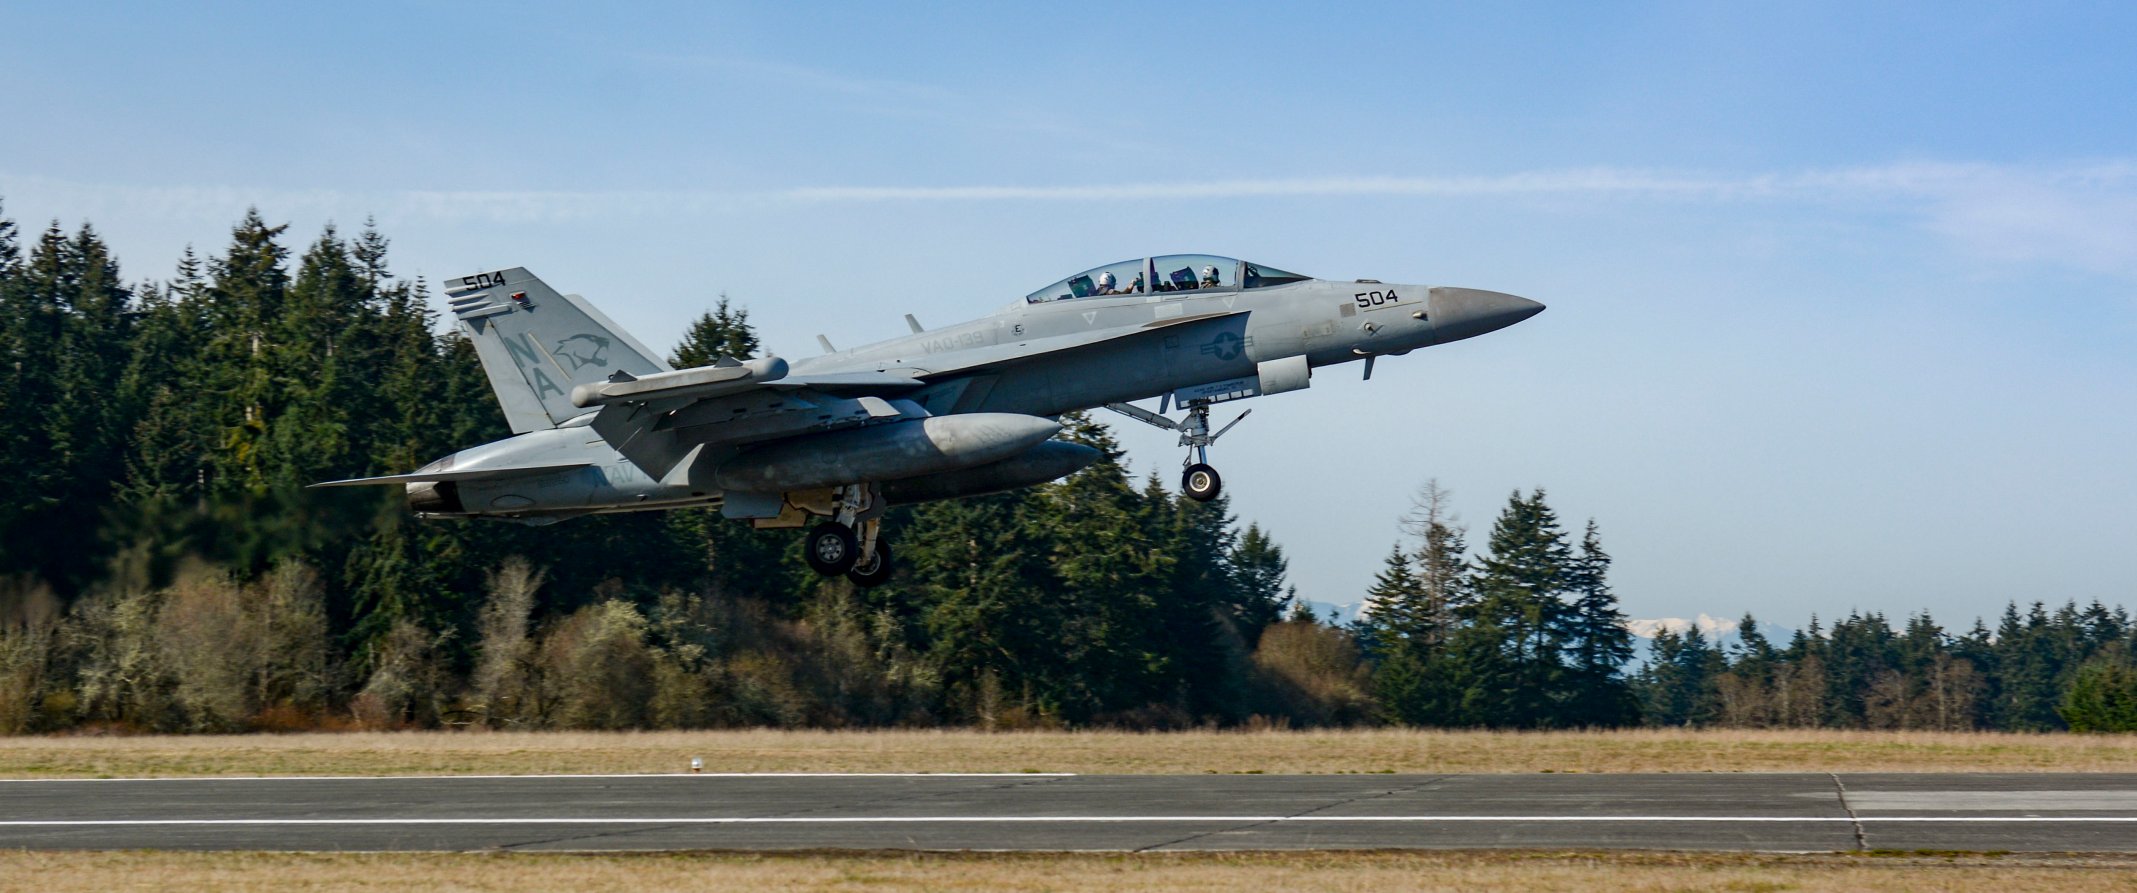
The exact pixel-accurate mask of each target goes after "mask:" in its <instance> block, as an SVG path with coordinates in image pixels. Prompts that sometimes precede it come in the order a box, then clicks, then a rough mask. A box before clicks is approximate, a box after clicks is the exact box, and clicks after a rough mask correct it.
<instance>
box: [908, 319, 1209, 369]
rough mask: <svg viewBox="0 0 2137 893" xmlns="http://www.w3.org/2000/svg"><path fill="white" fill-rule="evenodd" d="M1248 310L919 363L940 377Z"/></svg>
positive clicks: (1004, 345) (1003, 346) (963, 352)
mask: <svg viewBox="0 0 2137 893" xmlns="http://www.w3.org/2000/svg"><path fill="white" fill-rule="evenodd" d="M1249 312H1251V311H1247V310H1224V311H1219V312H1216V313H1198V314H1195V315H1193V316H1176V317H1173V318H1171V319H1159V320H1152V321H1150V322H1146V323H1141V324H1138V325H1132V326H1114V327H1112V328H1106V329H1092V330H1090V331H1086V332H1074V333H1071V334H1067V335H1055V336H1052V337H1049V338H1033V339H1031V340H1028V341H1011V342H1005V343H1002V344H995V345H991V346H988V347H977V348H972V349H969V350H961V351H958V352H956V353H954V354H944V355H941V358H940V361H939V362H941V365H936V364H935V363H933V362H930V363H923V364H919V365H922V366H924V367H925V372H924V373H922V374H923V375H924V377H926V378H928V379H936V378H943V377H946V376H950V375H956V374H962V373H968V372H975V371H979V370H982V369H987V368H992V367H999V366H1005V365H1010V364H1013V363H1022V362H1026V361H1029V360H1036V359H1043V358H1045V357H1048V356H1051V355H1054V354H1058V353H1062V352H1064V351H1072V350H1079V349H1082V348H1086V347H1092V346H1095V345H1099V344H1107V343H1110V342H1113V341H1117V340H1119V339H1122V338H1132V337H1135V336H1138V335H1144V334H1148V333H1150V332H1153V331H1157V330H1160V329H1171V328H1174V327H1178V326H1190V325H1196V324H1199V323H1209V322H1213V321H1216V320H1220V319H1229V318H1231V317H1235V316H1244V315H1246V314H1247V313H1249ZM929 359H930V360H931V361H933V360H936V358H935V357H930V358H929Z"/></svg>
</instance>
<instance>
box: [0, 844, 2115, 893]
mask: <svg viewBox="0 0 2137 893" xmlns="http://www.w3.org/2000/svg"><path fill="white" fill-rule="evenodd" d="M171 889H191V890H231V891H252V890H258V891H283V890H290V889H301V890H347V891H385V890H394V891H398V890H464V891H488V890H496V891H513V893H520V891H528V890H579V891H609V890H614V891H633V893H636V891H642V890H677V891H687V890H707V891H713V890H746V891H751V893H759V891H764V890H812V891H857V890H973V891H982V890H984V891H1027V890H1029V891H1040V890H1118V891H1140V890H1153V891H1154V890H1181V891H1201V890H1206V891H1213V893H1215V891H1223V893H1232V891H1236V890H1242V889H1264V890H1285V891H1313V890H1340V891H1363V890H1463V891H1494V890H1507V891H1553V890H1568V891H1572V890H1580V891H1589V890H1601V891H1608V890H1639V891H1655V890H1733V891H1779V890H1792V891H1821V890H1835V891H1839V890H1847V891H1859V890H1911V891H1939V890H1994V891H1998V893H2051V891H2052V893H2086V891H2094V890H2102V891H2107V890H2114V891H2129V890H2132V889H2137V860H2132V859H2119V858H2099V857H2023V858H2021V857H2002V858H1998V857H1994V856H1951V857H1943V856H1933V855H1895V856H1879V855H1868V856H1755V855H1754V856H1741V855H1699V854H1680V853H1484V852H1451V853H1407V852H1405V853H1395V852H1371V853H1298V854H1287V853H1244V854H1209V855H1205V854H1186V853H1162V854H1140V855H1085V854H1073V855H981V854H972V855H965V854H919V855H888V854H804V855H744V854H703V853H685V854H672V855H619V856H592V855H558V854H529V853H514V854H510V855H488V854H470V853H441V854H380V853H357V854H262V853H242V854H216V853H138V852H137V853H43V852H0V893H11V891H39V893H71V891H99V893H103V891H125V890H171Z"/></svg>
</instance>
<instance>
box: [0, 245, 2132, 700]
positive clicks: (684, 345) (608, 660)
mask: <svg viewBox="0 0 2137 893" xmlns="http://www.w3.org/2000/svg"><path fill="white" fill-rule="evenodd" d="M287 237H288V233H287V231H286V227H283V226H275V225H270V224H269V223H267V222H266V220H265V218H263V217H262V216H261V215H260V214H259V213H258V212H257V211H251V212H248V213H247V214H246V215H245V216H244V217H243V218H242V219H241V220H240V221H239V222H238V223H237V224H236V225H235V226H234V227H233V228H232V231H231V233H230V240H229V242H228V244H227V245H226V246H225V247H223V248H222V249H221V250H220V251H219V252H216V253H213V254H210V255H207V256H200V255H197V254H196V253H195V252H194V251H193V250H191V249H188V250H187V251H186V252H185V254H184V255H183V256H182V257H181V258H180V259H179V261H178V263H177V265H176V267H175V269H174V271H173V273H172V275H170V276H169V277H168V278H163V279H153V280H146V281H131V282H130V281H128V280H127V279H125V278H124V277H123V276H122V275H121V271H120V268H119V265H118V261H117V259H116V258H115V257H114V256H113V255H112V252H111V251H110V249H109V247H108V246H107V245H106V244H105V243H104V242H103V240H102V239H101V237H100V236H99V235H98V234H97V232H96V231H95V229H94V228H92V227H90V226H88V225H86V224H85V225H83V226H80V227H79V228H76V229H75V230H73V231H71V232H69V231H66V230H63V229H62V228H60V227H59V226H58V225H57V224H56V223H55V224H53V225H51V226H48V227H47V228H45V229H44V230H43V231H42V232H41V233H39V234H37V235H36V236H35V237H33V238H28V239H25V238H24V237H23V236H22V234H21V233H20V232H19V231H18V230H17V228H16V226H15V225H14V224H13V223H12V222H11V221H8V220H7V219H6V218H5V217H4V215H0V377H4V380H0V418H5V419H7V420H8V423H7V424H6V425H5V426H0V481H6V482H8V483H9V484H10V486H11V488H12V492H11V495H10V496H9V498H8V499H6V500H0V732H6V733H22V732H56V731H66V730H75V729H100V730H117V731H239V730H282V729H316V728H345V727H364V728H404V727H439V726H483V727H500V728H697V727H722V726H759V725H772V726H812V727H849V726H864V727H865V726H887V725H938V724H950V725H965V726H976V727H984V728H1026V727H1079V726H1117V727H1131V728H1172V727H1183V726H1206V725H1220V726H1263V725H1278V726H1284V725H1291V726H1317V725H1361V724H1379V723H1392V724H1409V725H1437V726H1462V727H1468V726H1493V727H1529V728H1540V727H1574V726H1613V725H1630V724H1638V723H1651V724H1670V725H1681V724H1687V723H1689V724H1695V725H1696V724H1714V725H1823V726H1840V727H1863V726H1870V727H1887V726H1890V727H1910V728H1912V727H1934V728H1947V727H1948V728H2060V727H2063V726H2064V725H2070V726H2075V727H2079V728H2098V727H2108V726H2103V725H2100V724H2099V721H2096V720H2095V719H2093V718H2089V717H2108V718H2109V719H2108V720H2104V721H2105V722H2109V723H2110V725H2111V723H2112V722H2113V721H2118V720H2113V717H2116V716H2122V715H2124V714H2125V713H2128V712H2129V708H2128V703H2129V702H2130V701H2133V700H2137V697H2132V696H2131V695H2130V692H2131V691H2132V690H2133V688H2137V672H2132V671H2131V670H2130V663H2129V660H2128V657H2127V655H2128V653H2129V640H2130V637H2131V629H2130V624H2129V623H2128V619H2127V617H2126V616H2123V615H2122V614H2120V613H2119V612H2107V613H2105V614H2104V615H2102V616H2104V617H2105V618H2106V620H2104V621H2102V620H2099V619H2098V618H2095V617H2093V616H2092V614H2091V613H2088V612H2076V611H2075V609H2071V610H2069V611H2066V612H2063V613H2059V614H2047V613H2043V612H2042V611H2041V610H2039V609H2036V610H2035V611H2034V612H2033V614H2032V615H2020V614H2018V613H2017V612H2016V611H2015V609H2014V612H2013V614H2012V615H2011V616H2009V617H2007V618H2006V623H2005V628H2004V629H2000V630H1998V631H1997V632H1995V633H1994V634H1991V633H1987V632H1984V631H1981V630H1978V629H1977V631H1976V633H1970V634H1968V635H1966V636H1959V637H1952V636H1947V635H1944V634H1943V633H1942V632H1941V631H1939V630H1937V629H1936V628H1935V627H1934V625H1933V624H1930V623H1929V621H1928V618H1927V617H1926V615H1925V616H1924V617H1922V618H1921V620H1920V624H1921V625H1922V626H1923V628H1924V630H1923V631H1918V630H1917V629H1916V628H1915V626H1914V625H1910V627H1909V629H1908V631H1907V632H1906V633H1904V634H1895V633H1893V632H1892V630H1890V629H1889V627H1883V623H1884V621H1883V619H1882V618H1878V617H1875V616H1874V615H1871V616H1867V617H1851V618H1849V619H1848V620H1847V621H1844V622H1842V623H1839V624H1835V625H1834V626H1833V627H1832V628H1831V629H1830V630H1823V629H1819V628H1817V627H1815V626H1814V627H1813V628H1812V629H1811V630H1810V631H1808V632H1806V633H1805V634H1803V635H1800V636H1798V637H1797V638H1796V641H1793V642H1791V643H1790V644H1789V645H1788V646H1787V647H1785V648H1779V647H1774V646H1772V645H1771V644H1770V643H1767V644H1761V645H1759V646H1758V647H1757V648H1753V647H1752V643H1753V642H1754V641H1756V639H1755V635H1756V634H1755V629H1756V628H1755V626H1754V625H1752V624H1748V623H1747V624H1746V630H1747V631H1750V634H1747V635H1746V637H1745V640H1744V642H1745V644H1744V645H1743V646H1742V647H1738V648H1732V649H1726V650H1724V649H1715V648H1713V647H1711V646H1709V645H1707V644H1706V643H1704V642H1702V641H1700V640H1698V639H1697V638H1696V633H1695V634H1693V636H1692V637H1689V638H1688V637H1677V636H1666V637H1665V638H1664V639H1662V640H1659V641H1658V642H1657V645H1656V648H1655V652H1654V653H1655V659H1654V660H1653V661H1652V662H1650V663H1649V664H1647V665H1646V666H1644V667H1640V668H1637V669H1636V670H1633V671H1630V672H1629V671H1628V668H1627V661H1628V659H1629V657H1630V655H1631V654H1632V640H1631V638H1630V636H1629V634H1628V633H1627V632H1626V631H1625V626H1624V618H1623V616H1622V615H1621V614H1620V612H1619V611H1618V608H1617V600H1616V598H1615V595H1614V594H1613V593H1612V591H1611V589H1610V587H1609V584H1608V571H1609V567H1610V557H1609V555H1608V554H1607V553H1606V552H1605V551H1604V550H1603V546H1602V543H1601V539H1600V534H1599V533H1598V530H1597V528H1596V526H1595V524H1594V523H1593V522H1590V523H1589V524H1587V525H1586V527H1585V528H1584V530H1583V531H1582V532H1581V534H1580V535H1579V537H1578V538H1577V541H1576V538H1575V537H1574V536H1572V535H1571V534H1570V533H1569V532H1568V531H1567V530H1565V529H1564V528H1563V526H1562V525H1561V523H1560V521H1559V520H1558V518H1557V516H1556V514H1555V513H1554V512H1553V510H1552V509H1551V508H1550V506H1549V505H1548V504H1547V503H1546V501H1545V494H1544V493H1543V492H1542V491H1541V490H1537V491H1533V492H1531V493H1528V494H1522V493H1516V494H1514V495H1513V497H1512V498H1510V499H1509V501H1508V503H1507V505H1506V507H1505V509H1504V510H1503V511H1502V513H1501V515H1500V517H1499V518H1498V519H1497V521H1496V522H1495V523H1494V525H1493V527H1492V530H1491V534H1490V537H1489V538H1488V540H1487V541H1486V542H1485V543H1484V544H1483V548H1482V549H1481V550H1478V551H1477V552H1475V553H1474V554H1472V552H1471V550H1470V549H1469V548H1468V547H1467V545H1466V543H1465V541H1464V538H1465V536H1466V531H1464V530H1463V529H1462V528H1461V527H1460V526H1459V525H1458V524H1456V523H1454V521H1453V520H1452V519H1451V517H1450V516H1449V514H1448V513H1447V511H1446V510H1445V506H1446V499H1447V497H1446V494H1445V493H1444V491H1441V490H1439V489H1438V488H1437V486H1436V485H1434V486H1428V487H1427V488H1426V490H1425V491H1423V492H1422V493H1421V497H1420V505H1419V511H1418V512H1417V514H1416V515H1415V516H1413V517H1411V518H1408V519H1406V521H1405V530H1406V539H1405V540H1404V542H1403V543H1402V544H1400V545H1398V546H1397V548H1396V549H1395V550H1394V552H1393V553H1392V554H1391V555H1390V556H1389V557H1388V560H1387V562H1386V564H1385V566H1384V567H1383V569H1382V571H1381V573H1380V576H1379V578H1378V580H1377V582H1376V584H1375V586H1374V588H1373V590H1372V592H1371V593H1370V594H1369V601H1370V602H1371V605H1372V610H1371V611H1370V613H1369V614H1367V615H1366V617H1365V618H1364V619H1363V620H1361V621H1359V622H1357V623H1354V624H1351V625H1349V626H1346V627H1340V628H1339V627H1336V626H1332V625H1329V624H1326V623H1322V622H1319V621H1318V620H1317V619H1316V618H1314V617H1313V616H1312V615H1311V614H1310V612H1307V611H1305V610H1303V609H1302V608H1301V607H1300V603H1299V602H1298V601H1297V600H1296V599H1295V598H1294V593H1293V592H1292V589H1291V587H1290V585H1289V584H1288V583H1287V582H1286V572H1287V564H1286V559H1285V557H1284V552H1283V549H1282V548H1281V547H1280V546H1279V545H1278V544H1277V543H1276V542H1274V541H1273V540H1272V539H1271V538H1270V537H1269V536H1268V535H1267V533H1266V532H1265V531H1263V530H1262V529H1260V528H1259V527H1258V526H1256V525H1253V524H1248V525H1245V526H1244V527H1242V526H1240V524H1239V523H1238V522H1237V520H1236V519H1235V518H1233V517H1232V515H1231V514H1230V512H1229V509H1228V508H1227V505H1226V503H1225V502H1224V501H1223V500H1222V499H1220V500H1218V501H1215V502H1212V503H1208V504H1204V503H1199V502H1196V501H1193V500H1189V499H1185V498H1183V497H1182V496H1180V495H1179V494H1176V493H1173V492H1170V491H1168V490H1167V489H1166V488H1165V487H1164V486H1163V484H1162V483H1161V482H1160V481H1158V480H1157V479H1155V478H1153V479H1150V480H1148V481H1145V482H1137V481H1136V480H1134V479H1132V478H1131V477H1130V475H1129V474H1128V472H1127V471H1126V469H1125V467H1124V466H1123V465H1122V463H1121V461H1120V450H1119V448H1118V446H1117V444H1116V443H1115V442H1114V441H1113V439H1112V436H1111V434H1110V433H1109V432H1108V431H1107V429H1106V428H1105V427H1104V426H1102V425H1100V424H1097V423H1096V422H1094V421H1092V420H1090V419H1087V418H1082V417H1075V416H1072V417H1069V418H1067V419H1065V423H1066V426H1067V428H1066V432H1065V434H1064V436H1066V437H1069V438H1072V439H1075V440H1077V441H1079V442H1083V443H1086V444H1089V445H1092V446H1094V447H1097V448H1098V449H1099V450H1100V451H1101V452H1102V453H1103V454H1104V456H1105V458H1104V459H1103V460H1102V461H1100V462H1099V463H1097V464H1095V465H1093V466H1092V467H1091V468H1088V469H1086V470H1084V471H1082V472H1079V473H1077V474H1075V475H1072V476H1070V477H1068V478H1066V479H1064V480H1061V481H1058V482H1055V483H1052V484H1047V485H1044V486H1041V487H1035V488H1030V489H1027V490H1023V491H1018V492H1013V493H1007V494H999V495H995V496H987V497H979V498H973V499H964V500H956V501H949V502H938V503H929V504H926V505H922V506H917V507H911V508H901V509H897V510H894V511H893V512H892V513H891V514H890V516H888V517H887V518H886V522H885V523H886V535H888V536H890V537H893V538H895V540H896V541H897V542H898V544H899V546H900V550H901V558H902V561H901V564H902V565H903V566H904V570H902V571H901V572H900V573H899V574H898V576H896V577H894V578H893V579H892V580H891V581H890V582H889V583H887V584H885V585H883V586H880V587H877V588H874V589H866V590H862V589H856V588H854V587H852V586H851V585H850V584H848V583H846V582H845V581H843V580H825V579H823V578H820V577H817V576H816V575H815V574H813V573H811V572H809V571H808V570H807V567H806V564H805V562H803V561H802V560H801V557H800V555H799V553H798V549H797V546H798V539H799V538H798V537H795V536H793V535H792V531H757V530H752V529H750V528H749V527H747V526H746V525H741V524H737V523H733V522H728V521H725V520H723V519H721V518H719V517H718V516H717V514H716V513H714V512H709V511H704V510H686V511H673V512H663V513H645V514H630V515H605V516H595V517H587V518H581V519H576V520H573V521H570V522H568V523H564V524H559V525H554V526H549V527H540V528H529V527H522V526H518V525H513V524H501V523H486V522H423V521H418V520H416V519H414V518H413V517H412V516H411V515H410V514H409V513H408V511H407V510H406V508H405V506H403V505H402V500H401V495H400V493H399V492H398V491H397V490H394V489H393V488H351V489H340V490H306V489H304V487H305V485H307V484H309V483H312V482H316V481H319V480H326V479H331V478H339V477H350V476H357V475H366V474H387V473H394V472H401V471H406V470H408V469H411V468H414V467H416V466H418V465H420V464H422V463H424V462H426V461H428V460H430V459H432V458H436V457H437V456H440V455H443V454H445V453H447V452H450V451H452V450H454V449H458V448H463V447H466V446H470V445H473V444H477V443H481V442H484V441H487V440H491V439H495V438H499V437H503V436H506V435H507V434H508V431H507V429H506V428H505V426H504V424H503V419H502V415H501V413H500V412H499V410H498V409H497V405H496V402H495V399H494V398H493V396H492V395H491V392H490V389H489V387H488V383H487V380H486V379H485V377H484V376H483V374H482V371H481V369H480V367H479V364H478V363H477V362H476V360H475V357H474V353H473V351H472V349H471V347H470V346H469V345H468V344H467V343H466V342H465V341H463V340H461V339H460V338H459V337H458V336H457V335H455V334H453V333H451V332H444V331H441V328H440V325H439V322H440V321H439V320H438V318H437V317H436V316H435V315H434V313H433V311H432V310H431V309H430V301H429V290H428V287H427V285H426V283H424V282H423V281H421V280H420V279H414V280H411V279H406V278H401V277H396V276H395V275H394V274H393V273H392V272H391V268H390V256H389V250H388V249H389V241H388V240H387V239H386V238H385V237H384V236H383V235H382V234H380V233H379V232H378V231H377V229H376V228H375V227H374V226H371V225H369V224H366V225H365V226H364V227H363V228H361V229H360V230H359V231H358V232H357V233H355V234H354V235H353V236H351V235H345V234H344V233H342V232H341V231H340V230H338V229H336V228H335V227H332V226H329V227H327V228H325V229H324V230H323V231H322V232H321V233H320V234H319V235H318V236H317V237H316V238H315V239H313V240H312V241H311V242H310V243H309V244H307V245H306V246H305V247H304V248H303V250H302V251H301V252H296V251H293V249H291V248H290V247H289V246H288V245H287V244H286V239H287ZM757 348H758V342H757V336H756V333H755V332H754V331H753V330H752V329H751V327H750V325H749V321H748V314H747V312H746V311H744V310H743V309H741V308H740V307H737V306H734V305H732V304H730V303H729V302H728V301H727V300H726V299H725V298H724V296H723V297H721V298H720V299H719V300H718V301H717V302H716V303H715V304H714V305H713V309H711V310H710V311H709V312H706V313H705V314H703V315H702V316H701V317H700V318H698V319H697V320H696V321H695V322H694V323H693V324H692V325H691V326H690V327H689V329H688V330H687V331H686V332H685V333H684V337H683V339H682V341H681V343H679V344H678V345H676V347H675V349H674V351H673V355H672V356H671V361H672V362H673V363H674V364H675V365H677V366H678V367H684V366H697V365H704V364H708V363H711V362H713V361H715V360H716V359H718V358H719V357H721V356H725V355H734V356H748V355H753V354H755V353H756V352H757ZM2101 610H2103V611H2104V609H2101ZM2065 615H2068V617H2067V618H2066V616H2065ZM2066 621H2067V622H2066ZM2073 624H2075V626H2073ZM1872 627H1878V628H1883V629H1884V637H1883V638H1879V636H1878V634H1877V633H1875V632H1874V630H1873V629H1872ZM2074 630H2077V631H2075V632H2074ZM1812 679H1815V680H1817V685H1816V686H1813V685H1812V683H1811V682H1810V681H1807V680H1812ZM1814 687H1815V689H1816V698H1815V699H1814V700H1813V699H1811V694H1810V692H1811V690H1812V688H1814ZM2088 692H2090V694H2087V693H2088ZM2118 698H2120V699H2122V700H2117V699H2118ZM2088 699H2089V700H2088ZM1813 704H1814V705H1815V706H1812V705H1813ZM2117 711H2123V712H2122V713H2118V712H2117ZM2089 724H2090V725H2089Z"/></svg>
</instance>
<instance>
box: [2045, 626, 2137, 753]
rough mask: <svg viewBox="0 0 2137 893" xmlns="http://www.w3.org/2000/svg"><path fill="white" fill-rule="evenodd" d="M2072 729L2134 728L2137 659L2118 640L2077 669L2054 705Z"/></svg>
mask: <svg viewBox="0 0 2137 893" xmlns="http://www.w3.org/2000/svg"><path fill="white" fill-rule="evenodd" d="M2056 711H2057V713H2058V714H2060V715H2061V716H2062V718H2063V721H2064V722H2066V723H2069V724H2070V730H2071V731H2074V732H2137V663H2133V662H2132V661H2131V660H2130V653H2129V649H2128V647H2127V646H2126V645H2124V644H2122V643H2120V642H2117V643H2115V644H2113V645H2110V646H2108V647H2106V648H2104V649H2102V650H2101V652H2100V653H2099V654H2097V655H2095V656H2094V657H2093V658H2092V659H2091V660H2088V661H2086V662H2085V664H2084V666H2082V667H2080V668H2079V669H2078V672H2077V674H2076V675H2075V676H2074V677H2073V679H2072V680H2071V684H2070V688H2069V690H2068V691H2066V692H2065V693H2064V695H2063V702H2062V704H2061V706H2059V707H2057V708H2056Z"/></svg>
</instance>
